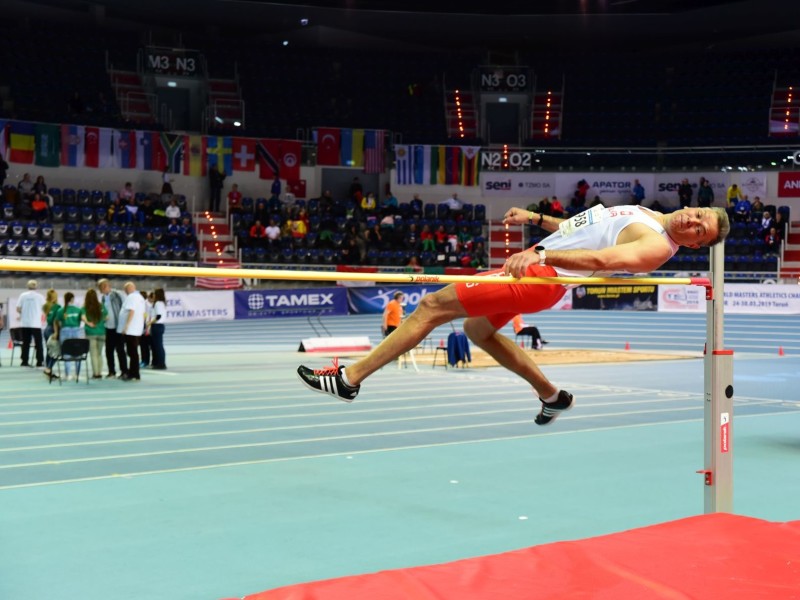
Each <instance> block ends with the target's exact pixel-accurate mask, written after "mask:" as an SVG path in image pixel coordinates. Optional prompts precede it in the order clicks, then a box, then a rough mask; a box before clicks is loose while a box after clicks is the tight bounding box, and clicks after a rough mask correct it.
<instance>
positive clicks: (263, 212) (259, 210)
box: [253, 198, 269, 223]
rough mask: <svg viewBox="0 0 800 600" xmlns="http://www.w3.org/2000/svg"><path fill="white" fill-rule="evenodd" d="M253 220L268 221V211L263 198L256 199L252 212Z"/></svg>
mask: <svg viewBox="0 0 800 600" xmlns="http://www.w3.org/2000/svg"><path fill="white" fill-rule="evenodd" d="M253 215H254V218H255V220H257V221H261V222H262V223H269V211H268V210H267V201H266V200H264V198H259V199H258V200H256V209H255V211H254V213H253Z"/></svg>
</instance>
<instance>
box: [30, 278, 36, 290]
mask: <svg viewBox="0 0 800 600" xmlns="http://www.w3.org/2000/svg"><path fill="white" fill-rule="evenodd" d="M37 287H39V283H38V282H37V281H36V280H35V279H30V280H28V289H29V290H35V289H36V288H37Z"/></svg>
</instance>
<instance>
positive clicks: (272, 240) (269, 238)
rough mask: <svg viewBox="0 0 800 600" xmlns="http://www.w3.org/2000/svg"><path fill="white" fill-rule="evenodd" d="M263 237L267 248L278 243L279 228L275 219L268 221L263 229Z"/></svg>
mask: <svg viewBox="0 0 800 600" xmlns="http://www.w3.org/2000/svg"><path fill="white" fill-rule="evenodd" d="M264 235H265V236H266V242H267V244H268V245H269V246H275V245H276V244H277V243H278V239H279V238H280V237H281V228H280V227H278V224H277V223H276V222H275V219H270V220H269V224H268V225H267V226H266V228H264Z"/></svg>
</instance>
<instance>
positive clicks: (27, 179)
mask: <svg viewBox="0 0 800 600" xmlns="http://www.w3.org/2000/svg"><path fill="white" fill-rule="evenodd" d="M17 191H18V192H19V195H20V198H21V199H22V200H30V199H31V198H33V181H31V176H30V174H29V173H25V174H24V175H23V176H22V180H21V181H20V182H19V184H18V185H17Z"/></svg>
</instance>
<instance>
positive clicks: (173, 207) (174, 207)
mask: <svg viewBox="0 0 800 600" xmlns="http://www.w3.org/2000/svg"><path fill="white" fill-rule="evenodd" d="M164 216H166V218H167V219H180V218H181V208H180V206H178V201H177V200H175V198H170V199H169V205H168V206H167V208H166V209H165V210H164Z"/></svg>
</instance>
